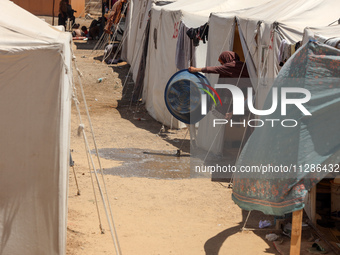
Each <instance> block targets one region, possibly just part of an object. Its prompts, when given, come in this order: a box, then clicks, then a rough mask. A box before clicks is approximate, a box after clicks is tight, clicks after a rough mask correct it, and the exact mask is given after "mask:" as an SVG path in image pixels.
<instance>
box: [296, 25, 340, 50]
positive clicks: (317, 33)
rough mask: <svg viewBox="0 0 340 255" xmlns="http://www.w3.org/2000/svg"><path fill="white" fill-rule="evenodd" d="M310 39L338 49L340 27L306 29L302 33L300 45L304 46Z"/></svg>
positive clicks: (339, 46)
mask: <svg viewBox="0 0 340 255" xmlns="http://www.w3.org/2000/svg"><path fill="white" fill-rule="evenodd" d="M310 39H314V40H316V41H318V42H321V43H326V44H328V45H331V46H334V47H336V48H338V49H340V25H335V26H327V27H306V28H305V30H304V31H303V40H302V43H303V44H305V43H307V42H308V41H309V40H310ZM333 44H334V45H333Z"/></svg>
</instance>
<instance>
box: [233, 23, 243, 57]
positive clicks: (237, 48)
mask: <svg viewBox="0 0 340 255" xmlns="http://www.w3.org/2000/svg"><path fill="white" fill-rule="evenodd" d="M233 52H236V53H237V55H238V56H239V57H240V60H241V61H242V62H244V61H245V57H244V54H243V49H242V44H241V39H240V33H239V31H238V26H236V27H235V32H234V43H233Z"/></svg>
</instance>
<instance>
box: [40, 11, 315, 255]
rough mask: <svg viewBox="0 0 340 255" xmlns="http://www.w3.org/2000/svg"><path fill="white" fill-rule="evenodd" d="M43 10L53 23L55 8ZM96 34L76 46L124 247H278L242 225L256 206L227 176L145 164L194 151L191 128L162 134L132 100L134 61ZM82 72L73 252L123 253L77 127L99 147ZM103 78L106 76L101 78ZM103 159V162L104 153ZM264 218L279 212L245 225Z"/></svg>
mask: <svg viewBox="0 0 340 255" xmlns="http://www.w3.org/2000/svg"><path fill="white" fill-rule="evenodd" d="M42 18H44V19H45V20H46V21H47V22H49V23H50V24H51V17H42ZM90 22H91V20H85V19H77V23H80V25H81V26H82V25H86V26H89V24H90ZM56 23H57V19H55V24H56ZM95 43H96V42H95V41H88V42H86V41H75V42H74V45H73V50H74V55H75V56H76V61H77V65H78V67H79V70H80V72H81V73H82V75H83V77H82V78H81V83H82V85H83V88H84V93H85V97H86V101H87V105H88V107H89V112H90V116H91V123H92V125H93V130H94V133H95V138H96V143H97V147H98V149H99V154H100V161H101V165H102V168H103V173H104V175H100V173H99V172H98V178H99V183H100V185H101V190H102V194H103V197H104V198H105V199H104V200H105V206H106V207H107V208H108V207H111V211H112V214H113V219H114V224H115V227H116V231H117V235H118V241H119V246H120V249H121V254H133V255H136V254H137V255H154V254H155V255H158V254H159V255H163V254H176V255H184V254H185V255H190V254H193V255H198V254H206V255H217V254H219V255H225V254H228V255H234V254H235V255H236V254H237V255H239V254H243V255H247V254H249V255H250V254H251V255H254V254H279V253H278V252H277V251H276V249H275V248H274V245H273V243H272V242H269V241H266V240H265V235H266V234H268V233H271V232H273V231H272V230H270V229H265V230H256V231H243V232H241V231H240V230H241V228H242V226H243V225H244V221H245V219H246V217H247V215H248V213H247V212H244V211H242V210H241V209H240V208H239V207H238V206H237V205H235V204H234V202H233V201H232V199H231V190H230V189H228V188H227V185H226V183H220V182H212V181H211V179H210V178H187V175H185V174H184V175H176V173H171V172H169V171H168V170H169V169H171V166H172V165H173V164H177V165H181V164H186V163H187V161H185V160H184V159H178V160H179V161H177V162H175V163H173V162H174V161H173V158H174V157H172V156H168V157H160V160H161V161H157V162H156V161H155V162H153V163H152V162H151V163H152V164H150V162H149V165H146V163H145V160H144V161H143V158H141V154H143V151H147V152H150V151H151V152H160V154H162V153H164V152H166V153H169V154H174V153H175V152H176V150H177V149H179V148H180V147H181V149H182V151H183V153H185V154H188V153H190V145H189V144H190V143H189V137H188V136H186V131H187V130H185V129H184V130H169V129H165V131H163V132H161V133H160V131H161V127H162V125H161V123H158V122H156V121H155V120H153V119H152V118H151V117H150V116H149V115H148V114H147V112H146V111H145V109H144V107H143V105H140V106H136V105H132V106H130V101H129V100H122V94H125V91H126V88H129V86H132V85H133V84H132V82H131V78H128V79H126V76H127V75H128V71H129V66H128V65H127V64H126V63H125V62H123V63H120V64H118V65H106V64H105V63H102V62H101V61H100V60H101V56H102V51H94V52H93V51H92V49H93V47H94V45H95ZM76 73H77V72H76V70H74V80H75V84H76V91H75V94H76V95H77V98H78V100H79V107H80V117H81V121H80V118H79V115H78V112H77V110H76V107H75V104H74V103H73V105H72V119H71V150H72V157H73V160H74V162H75V165H74V171H75V174H76V179H75V177H74V172H73V168H70V172H69V196H68V224H67V255H93V254H116V248H115V247H117V245H115V244H114V241H113V238H112V235H111V232H110V227H109V224H108V220H107V219H108V218H111V217H107V215H106V213H105V210H104V207H105V206H104V203H103V200H102V198H101V195H100V192H99V189H98V185H97V183H96V181H95V179H96V177H95V175H94V171H93V167H92V168H91V170H90V169H89V164H88V159H87V154H86V149H85V143H84V138H83V136H82V135H80V136H78V127H79V125H80V124H84V126H85V131H86V132H85V133H86V137H87V139H88V141H89V145H90V150H92V154H94V153H93V152H94V151H93V149H94V143H93V140H92V136H91V132H90V125H89V122H88V120H87V116H86V113H85V110H84V109H85V107H84V100H83V98H82V95H81V94H82V93H81V89H80V82H79V80H78V76H77V75H76ZM98 78H104V79H103V81H102V82H101V83H98V82H97V80H98ZM123 84H125V86H124V90H123ZM127 95H128V93H127ZM126 98H127V99H129V97H128V96H127V97H126ZM123 99H124V98H123ZM105 152H106V156H105V155H104V154H105ZM110 153H111V154H110ZM156 154H157V153H156ZM117 155H118V156H117ZM119 155H120V156H123V157H119ZM155 157H157V155H156V156H155ZM94 159H95V158H94ZM180 160H184V161H180ZM159 162H161V163H159ZM183 162H184V163H183ZM95 168H96V169H99V164H98V161H95ZM150 169H151V170H150ZM155 177H157V178H155ZM76 180H77V182H78V187H79V190H80V195H77V192H78V189H77V185H76ZM103 180H105V185H104V183H103ZM92 183H94V185H93V184H92ZM105 186H106V188H105ZM93 187H94V188H93ZM106 198H108V200H109V202H110V205H108V200H107V199H106ZM96 201H97V203H96ZM108 211H110V210H109V209H108ZM108 214H110V212H108ZM263 219H269V220H271V221H272V223H273V217H270V216H265V215H263V214H262V213H259V212H254V213H252V214H251V216H250V217H249V220H248V223H247V226H246V227H248V228H256V229H258V222H259V220H263ZM102 232H103V233H102ZM307 234H308V235H310V233H307ZM289 243H290V240H289V239H288V238H283V244H285V245H286V247H289ZM117 249H118V248H117ZM288 250H289V248H288ZM301 254H307V253H306V252H305V251H303V252H302V253H301Z"/></svg>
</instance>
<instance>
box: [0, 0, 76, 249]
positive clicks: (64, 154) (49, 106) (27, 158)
mask: <svg viewBox="0 0 340 255" xmlns="http://www.w3.org/2000/svg"><path fill="white" fill-rule="evenodd" d="M0 5H1V8H0V31H1V35H2V36H1V38H0V70H1V71H0V80H1V83H0V90H1V93H0V116H1V120H2V121H1V122H0V132H1V138H0V145H1V146H0V162H1V163H0V165H1V171H0V172H1V174H0V176H1V178H0V179H1V184H0V218H1V220H0V240H1V245H0V253H1V254H27V255H30V254H32V255H33V254H65V252H66V223H67V186H68V185H67V184H68V161H69V153H70V152H69V139H70V138H69V130H70V107H71V81H72V78H71V76H72V68H71V42H72V37H71V35H70V34H69V33H64V32H61V31H59V30H58V29H55V28H53V27H51V26H50V25H48V24H47V23H45V22H44V21H42V20H40V19H39V18H37V17H36V16H33V15H32V14H30V13H29V12H27V11H25V10H23V9H21V8H20V7H18V6H17V5H15V4H14V3H13V2H11V1H8V0H0Z"/></svg>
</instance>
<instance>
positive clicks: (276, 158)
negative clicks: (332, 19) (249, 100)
mask: <svg viewBox="0 0 340 255" xmlns="http://www.w3.org/2000/svg"><path fill="white" fill-rule="evenodd" d="M273 87H274V88H277V89H278V91H280V90H281V89H282V88H285V87H299V88H305V89H307V90H309V91H310V93H311V99H310V100H309V101H308V102H307V103H304V104H303V105H304V106H305V108H306V109H307V110H308V111H309V112H310V113H311V114H312V115H311V116H308V115H304V114H303V113H302V112H301V111H300V110H299V109H298V108H297V107H296V106H295V105H293V104H292V105H287V115H286V116H282V114H281V107H278V108H277V110H276V111H275V112H274V113H273V114H271V115H269V116H262V117H261V120H263V121H265V119H277V120H279V121H277V122H275V123H277V124H275V125H274V127H272V124H268V122H267V123H266V124H265V125H264V126H263V127H258V128H256V129H255V131H254V133H253V134H252V135H251V137H250V139H249V140H248V142H247V144H246V145H245V147H244V149H243V151H242V153H241V155H240V158H239V160H238V162H237V168H238V169H241V167H247V166H250V167H251V166H253V167H254V166H257V167H259V168H261V169H264V168H263V166H268V165H270V166H272V167H275V166H276V167H280V166H286V167H287V168H286V170H287V169H289V171H287V172H282V173H281V172H279V173H269V172H266V173H263V172H258V173H254V172H253V173H241V172H238V173H235V175H234V186H233V194H232V197H233V200H234V201H235V202H236V203H237V204H238V205H239V206H240V207H241V208H242V209H245V210H259V211H262V212H264V213H266V214H273V215H283V214H286V213H289V212H292V211H295V210H300V209H302V208H303V207H304V198H305V196H306V194H307V191H308V190H309V189H310V188H312V187H313V185H315V184H316V183H317V182H319V181H320V179H322V178H324V177H325V176H326V175H327V174H329V173H330V172H333V173H334V172H336V171H338V172H339V169H338V167H337V165H336V164H338V163H339V162H340V156H339V150H340V118H339V109H340V51H339V50H337V49H335V48H333V47H330V46H327V45H322V44H317V43H315V42H309V43H308V44H306V45H304V47H302V48H300V49H299V50H298V51H297V52H296V53H295V54H294V55H293V56H292V57H291V58H290V59H289V61H288V62H287V63H286V64H285V65H284V67H283V68H282V69H281V71H280V73H279V75H278V77H277V79H276V80H275V82H274V85H273ZM269 95H271V93H269ZM301 95H302V94H301V93H300V97H303V96H301ZM287 97H288V98H292V97H295V98H297V97H299V95H297V94H295V93H292V95H289V96H287ZM270 98H271V96H270V97H267V100H266V103H265V106H264V109H269V108H270V106H271V100H269V99H270ZM279 98H280V97H279ZM278 105H279V106H280V104H278ZM284 119H294V120H296V121H297V122H298V125H297V126H296V127H283V126H282V125H281V124H280V122H281V121H282V120H284ZM265 122H266V121H265ZM269 123H270V122H269ZM286 124H288V122H286ZM289 125H291V123H290V124H289Z"/></svg>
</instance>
